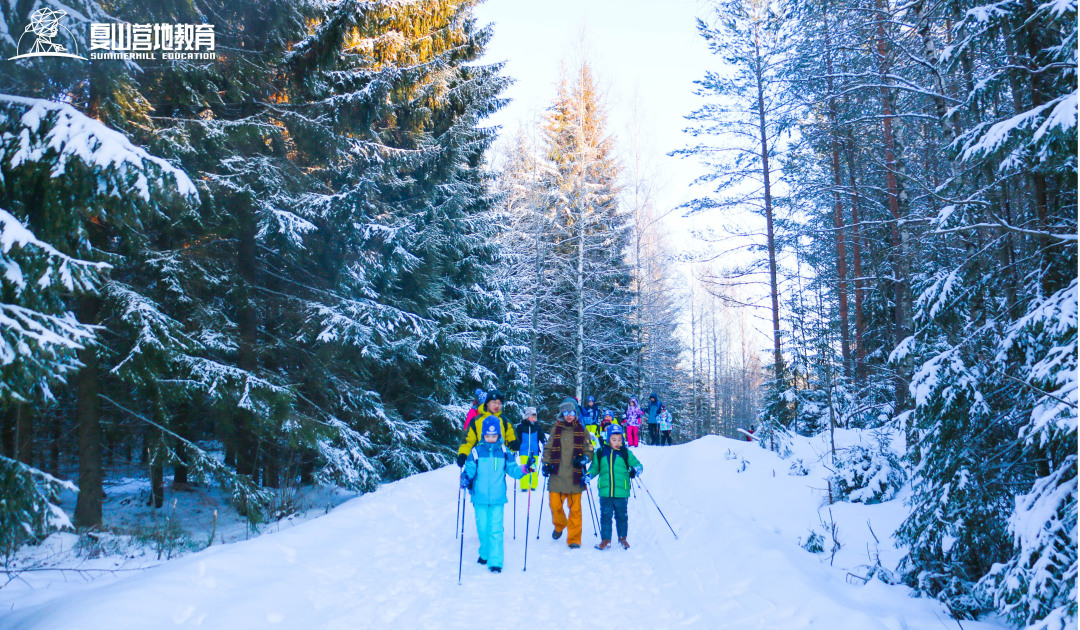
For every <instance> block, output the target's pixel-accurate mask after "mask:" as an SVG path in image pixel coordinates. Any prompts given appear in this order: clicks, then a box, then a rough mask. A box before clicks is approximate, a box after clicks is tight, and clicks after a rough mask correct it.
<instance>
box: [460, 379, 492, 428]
mask: <svg viewBox="0 0 1080 630" xmlns="http://www.w3.org/2000/svg"><path fill="white" fill-rule="evenodd" d="M485 400H487V392H485V391H484V390H482V389H478V390H476V392H475V393H474V395H473V402H472V407H471V408H470V409H469V413H467V414H465V432H466V433H468V432H469V425H470V424H472V421H473V418H475V417H476V416H477V415H478V414H479V413H480V407H481V406H482V405H483V404H484V401H485Z"/></svg>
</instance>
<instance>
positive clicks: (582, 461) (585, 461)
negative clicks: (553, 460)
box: [577, 455, 589, 468]
mask: <svg viewBox="0 0 1080 630" xmlns="http://www.w3.org/2000/svg"><path fill="white" fill-rule="evenodd" d="M588 465H589V456H588V455H582V456H581V457H579V458H578V460H577V466H578V468H584V467H586V466H588Z"/></svg>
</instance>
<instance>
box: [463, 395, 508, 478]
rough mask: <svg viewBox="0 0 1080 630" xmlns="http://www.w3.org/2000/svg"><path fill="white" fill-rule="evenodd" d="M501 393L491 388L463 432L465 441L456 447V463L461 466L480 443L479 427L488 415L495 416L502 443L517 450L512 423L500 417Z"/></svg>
mask: <svg viewBox="0 0 1080 630" xmlns="http://www.w3.org/2000/svg"><path fill="white" fill-rule="evenodd" d="M502 406H503V395H502V392H500V391H499V390H498V389H492V390H491V391H489V392H488V394H487V400H485V401H484V407H483V409H481V410H480V413H478V414H476V417H475V418H473V421H472V424H471V425H469V430H468V431H466V432H465V443H464V444H462V445H461V446H460V447H458V456H457V465H458V468H461V467H463V466H464V465H465V460H467V459H468V458H469V453H472V450H473V447H474V446H476V445H477V444H479V443H480V441H481V440H480V427H482V426H484V419H485V418H487V417H489V416H495V417H496V418H498V420H499V427H500V429H501V430H502V440H503V444H506V447H507V448H509V449H510V450H511V451H517V450H518V446H519V444H518V439H517V433H515V432H514V425H512V424H510V423H509V422H507V421H506V420H503V417H502Z"/></svg>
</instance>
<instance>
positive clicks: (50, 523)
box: [0, 455, 77, 557]
mask: <svg viewBox="0 0 1080 630" xmlns="http://www.w3.org/2000/svg"><path fill="white" fill-rule="evenodd" d="M62 488H67V489H69V490H77V488H76V487H75V485H74V484H72V483H71V482H68V481H62V480H60V479H57V478H56V477H53V476H52V475H50V474H48V473H45V472H42V471H40V470H38V469H36V468H33V467H31V466H27V465H26V464H24V463H22V462H19V461H16V460H14V459H9V458H7V457H4V456H3V455H0V554H3V556H4V557H8V556H10V555H11V554H12V553H14V552H15V550H16V549H18V548H19V546H20V545H22V544H24V543H32V542H38V541H41V540H44V539H45V537H46V536H48V535H49V534H51V533H53V532H55V531H58V530H61V529H69V528H71V521H70V520H69V519H68V517H67V514H65V513H64V511H63V510H62V509H60V506H59V505H57V503H58V502H59V501H58V495H59V493H60V490H61V489H62Z"/></svg>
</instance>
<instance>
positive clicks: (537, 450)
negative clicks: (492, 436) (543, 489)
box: [517, 407, 547, 492]
mask: <svg viewBox="0 0 1080 630" xmlns="http://www.w3.org/2000/svg"><path fill="white" fill-rule="evenodd" d="M524 416H525V419H524V420H522V421H521V424H519V425H518V426H517V439H518V442H520V444H521V446H520V447H519V448H518V457H520V458H521V464H522V465H525V464H526V463H527V462H528V460H529V457H530V456H531V457H533V458H535V459H534V460H533V461H535V460H536V459H539V458H540V455H541V454H542V453H543V448H544V443H546V442H547V434H545V433H544V430H543V429H541V428H540V423H539V422H538V421H537V419H536V407H526V408H525V411H524ZM539 486H540V478H539V477H538V476H537V475H536V471H533V472H531V473H529V474H527V475H525V476H524V477H522V478H521V491H522V492H528V490H529V488H530V487H531V488H532V489H533V490H536V489H537V488H538V487H539Z"/></svg>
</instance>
